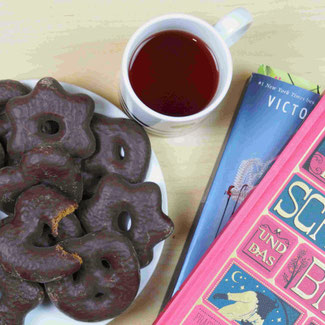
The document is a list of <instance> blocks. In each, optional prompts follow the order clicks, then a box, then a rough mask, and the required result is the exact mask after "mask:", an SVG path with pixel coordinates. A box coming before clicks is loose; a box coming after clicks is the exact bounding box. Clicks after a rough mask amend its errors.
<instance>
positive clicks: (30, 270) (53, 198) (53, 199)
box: [0, 185, 81, 283]
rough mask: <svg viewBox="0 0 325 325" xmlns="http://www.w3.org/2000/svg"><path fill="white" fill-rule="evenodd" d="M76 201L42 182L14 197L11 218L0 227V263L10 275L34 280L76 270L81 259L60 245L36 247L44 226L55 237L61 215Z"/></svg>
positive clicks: (63, 274)
mask: <svg viewBox="0 0 325 325" xmlns="http://www.w3.org/2000/svg"><path fill="white" fill-rule="evenodd" d="M76 206H77V205H76V203H75V202H74V201H71V200H70V199H68V198H66V197H64V196H62V195H61V194H60V193H59V192H58V191H56V190H54V189H52V188H49V187H47V186H44V185H38V186H34V187H32V188H30V189H28V190H27V191H25V192H24V193H23V194H22V195H21V196H20V197H19V198H18V200H17V203H16V207H15V213H14V216H13V218H12V220H11V221H9V222H7V223H5V224H4V225H3V226H2V227H1V228H0V264H1V265H2V266H3V268H4V269H5V271H7V272H9V273H11V274H12V275H13V276H15V277H18V278H21V279H25V280H28V281H33V282H40V283H45V282H49V281H53V280H57V279H59V278H61V277H63V276H67V275H69V274H72V273H74V272H76V271H78V270H79V268H80V265H81V260H80V258H79V257H78V256H75V255H72V254H69V253H67V252H66V251H64V250H63V248H62V247H61V246H59V245H56V246H51V247H37V246H35V242H36V241H37V240H39V238H40V236H41V235H42V233H43V228H44V225H47V226H48V227H50V229H51V231H52V235H53V236H54V237H56V236H57V235H58V233H57V223H58V222H59V220H60V217H63V216H64V215H68V214H70V213H72V212H73V211H74V210H75V209H76Z"/></svg>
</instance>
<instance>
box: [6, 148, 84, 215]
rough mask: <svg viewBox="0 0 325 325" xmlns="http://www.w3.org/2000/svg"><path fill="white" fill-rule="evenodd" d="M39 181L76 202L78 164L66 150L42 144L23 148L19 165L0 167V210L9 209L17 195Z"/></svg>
mask: <svg viewBox="0 0 325 325" xmlns="http://www.w3.org/2000/svg"><path fill="white" fill-rule="evenodd" d="M39 183H45V184H47V185H51V186H54V187H56V188H58V189H59V190H60V191H62V192H63V193H64V194H65V195H67V196H68V197H69V198H71V199H73V200H74V201H76V202H79V201H80V200H81V198H82V192H83V183H82V178H81V174H80V167H79V165H77V164H75V162H74V160H73V159H72V158H71V157H70V155H69V154H68V153H67V152H66V151H65V150H63V149H60V148H56V147H53V146H43V147H39V148H34V149H32V150H31V151H29V152H26V153H25V154H24V155H23V156H22V158H21V162H20V164H19V165H18V166H15V167H5V168H2V169H0V210H2V211H4V212H5V213H7V214H9V213H12V212H13V210H14V206H15V202H16V199H17V197H18V195H19V194H21V193H22V192H23V191H24V190H26V189H28V188H30V187H31V186H33V185H37V184H39Z"/></svg>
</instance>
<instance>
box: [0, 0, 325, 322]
mask: <svg viewBox="0 0 325 325" xmlns="http://www.w3.org/2000/svg"><path fill="white" fill-rule="evenodd" d="M239 6H245V7H246V8H247V9H248V10H249V11H250V12H251V13H252V15H253V18H254V23H253V25H252V27H251V28H250V30H249V31H248V32H247V34H246V35H245V36H244V37H243V39H241V40H240V41H239V42H238V43H236V44H235V45H233V46H232V48H231V53H232V56H233V64H234V75H233V81H232V85H231V88H230V90H229V93H228V96H227V97H226V98H225V99H224V101H223V103H222V104H221V105H220V107H219V109H218V110H217V111H216V112H215V113H213V114H212V115H211V116H210V117H209V118H208V119H207V120H206V121H205V122H204V123H203V124H202V126H201V127H200V128H199V129H197V130H196V131H194V132H193V133H191V134H188V135H186V136H182V137H177V138H169V139H166V138H159V137H154V136H150V139H151V143H152V147H153V149H154V151H155V152H156V154H157V157H158V159H159V162H160V164H161V168H162V170H163V173H164V177H165V181H166V185H167V191H168V200H169V214H170V217H171V218H172V219H173V221H174V223H175V233H174V235H173V236H172V237H171V238H169V239H168V240H167V241H166V245H165V249H164V252H163V254H162V257H161V260H160V263H159V265H158V267H157V270H156V272H155V274H154V276H153V278H152V279H151V281H150V282H149V284H148V285H147V287H146V288H145V290H144V291H143V293H142V294H141V295H140V296H139V297H138V298H137V300H136V301H135V302H134V304H133V305H132V306H131V307H130V308H129V309H128V311H127V312H126V313H124V314H123V315H122V316H120V317H119V318H118V319H116V320H114V321H113V322H112V323H111V324H120V325H124V324H125V325H130V324H132V325H138V324H141V325H144V324H151V323H152V322H153V321H154V319H155V318H156V316H157V313H158V311H159V308H160V305H161V302H162V300H163V297H164V295H165V292H166V290H167V286H168V284H169V281H170V278H171V276H172V274H173V271H174V268H175V265H176V263H177V260H178V257H179V255H180V253H181V250H182V247H183V244H184V241H185V239H186V236H187V233H188V230H189V228H190V226H191V223H192V220H193V218H194V216H195V214H196V211H197V208H198V205H199V203H200V200H201V197H202V195H203V193H204V190H205V187H206V185H207V182H208V180H209V177H210V174H211V171H212V169H213V166H214V163H215V161H216V158H217V155H218V153H219V150H220V148H221V146H222V143H223V140H224V137H225V134H226V131H227V128H228V126H229V123H230V121H231V117H232V115H233V113H234V110H235V108H236V104H237V102H238V99H239V96H240V93H241V90H242V88H243V86H244V82H245V80H246V79H247V77H248V76H249V75H250V73H251V72H253V71H256V70H257V67H258V66H259V64H261V63H265V64H268V65H271V66H274V67H278V68H281V69H284V70H286V71H288V72H291V73H294V74H297V75H299V76H302V77H305V78H306V79H310V80H312V81H315V82H318V83H319V84H320V85H323V86H324V85H325V59H324V53H325V42H324V41H323V38H324V37H323V35H324V30H325V4H324V2H322V1H316V0H314V1H305V0H290V1H289V0H288V1H281V0H275V1H266V0H259V1H256V0H246V1H244V2H243V1H239V0H227V1H226V0H224V1H222V0H204V1H203V0H201V1H199V0H177V1H173V0H165V1H162V0H161V1H159V0H143V1H140V0H92V1H90V0H89V1H85V0H56V1H44V0H38V1H18V0H7V1H0V61H1V79H6V78H11V79H18V80H19V79H31V78H41V77H44V76H53V77H55V78H56V79H58V80H61V81H65V82H69V83H73V84H76V85H78V86H81V87H85V88H87V89H89V90H91V91H93V92H96V93H98V94H100V95H102V96H103V97H105V98H107V99H108V100H110V101H111V102H113V103H114V104H115V105H117V106H119V101H118V85H119V73H120V64H121V58H122V53H123V50H124V47H125V45H126V43H127V41H128V39H129V38H130V36H131V35H132V33H133V32H134V31H135V30H136V29H137V28H138V27H139V26H141V25H142V24H143V23H144V22H146V21H147V20H148V19H150V18H153V17H155V16H158V15H162V14H166V13H173V12H183V13H188V14H192V15H195V16H197V17H200V18H202V19H205V20H206V21H207V22H209V23H211V24H214V23H215V22H216V21H217V20H218V18H220V17H222V16H223V15H225V14H226V13H228V12H229V11H231V10H232V9H234V8H236V7H239Z"/></svg>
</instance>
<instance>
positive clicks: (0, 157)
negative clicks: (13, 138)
mask: <svg viewBox="0 0 325 325" xmlns="http://www.w3.org/2000/svg"><path fill="white" fill-rule="evenodd" d="M5 163H6V152H5V150H4V148H3V145H2V144H1V143H0V168H2V167H3V166H4V165H5Z"/></svg>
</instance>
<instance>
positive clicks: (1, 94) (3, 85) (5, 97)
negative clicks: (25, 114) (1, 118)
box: [0, 79, 30, 114]
mask: <svg viewBox="0 0 325 325" xmlns="http://www.w3.org/2000/svg"><path fill="white" fill-rule="evenodd" d="M29 92H30V89H29V88H28V87H26V86H24V85H23V84H22V83H20V82H19V81H16V80H10V79H7V80H0V114H2V113H4V110H5V106H6V104H7V102H8V101H9V99H11V98H13V97H17V96H24V95H27V94H28V93H29Z"/></svg>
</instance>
